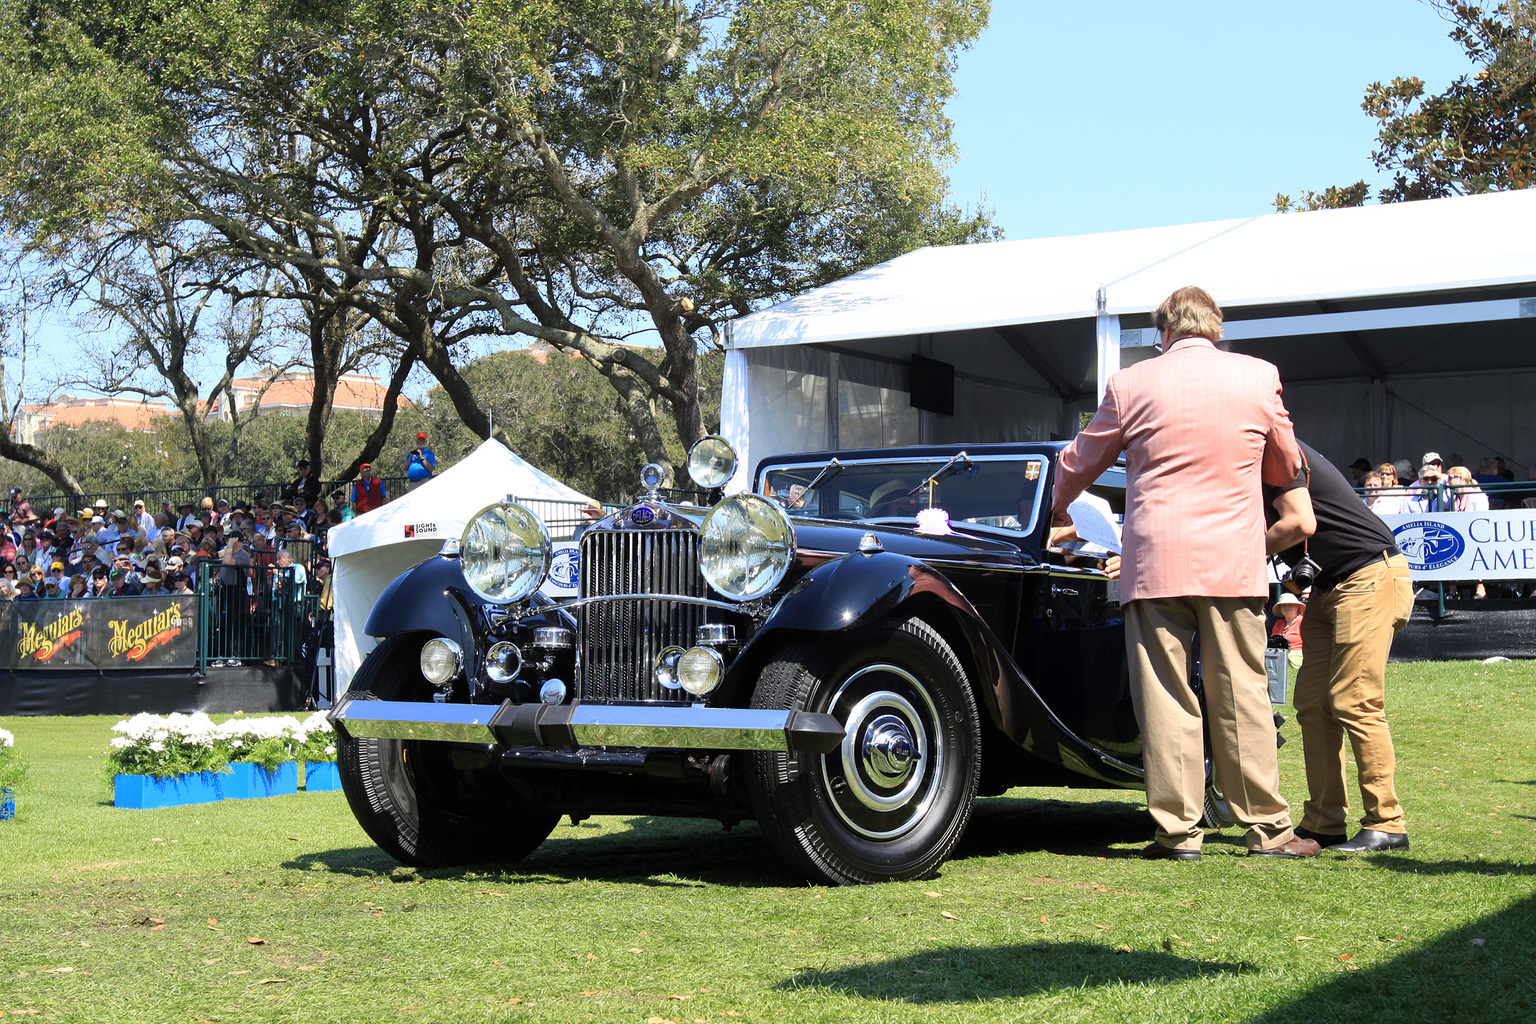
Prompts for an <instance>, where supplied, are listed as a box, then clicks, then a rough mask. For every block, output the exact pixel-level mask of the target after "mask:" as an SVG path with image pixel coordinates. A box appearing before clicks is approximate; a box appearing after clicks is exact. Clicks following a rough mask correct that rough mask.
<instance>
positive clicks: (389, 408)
mask: <svg viewBox="0 0 1536 1024" xmlns="http://www.w3.org/2000/svg"><path fill="white" fill-rule="evenodd" d="M415 365H416V352H415V350H414V349H406V350H405V353H404V354H403V355H402V356H401V357H400V365H399V366H396V367H395V372H394V373H393V374H392V375H391V376H390V378H389V387H388V388H387V389H386V390H385V392H384V409H383V415H382V416H380V417H379V423H378V426H376V427H374V428H373V433H371V434H369V435H368V440H367V441H365V442H363V450H362V451H361V452H359V453H358V455H357V458H355V459H353V460H352V465H350V466H348V467H347V471H346V472H345V473H344V474H343V475H342V476H340V477H338V479H341V480H350V479H352V478H353V477H354V476H356V475H357V471H358V470H359V469H361V468H362V465H363V463H365V462H367V463H372V462H374V461H375V460H377V459H378V457H379V453H380V452H382V451H383V450H384V442H385V441H387V440H389V432H390V431H391V430H393V429H394V426H395V412H396V411H397V406H398V404H399V401H400V392H401V390H403V389H404V388H405V379H406V378H407V377H409V376H410V375H411V367H413V366H415ZM311 472H313V469H311ZM380 475H381V476H382V475H383V474H380Z"/></svg>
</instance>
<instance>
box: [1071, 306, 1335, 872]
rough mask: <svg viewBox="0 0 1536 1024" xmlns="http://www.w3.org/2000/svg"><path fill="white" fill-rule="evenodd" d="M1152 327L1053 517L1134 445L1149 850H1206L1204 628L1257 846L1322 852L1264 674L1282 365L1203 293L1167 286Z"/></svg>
mask: <svg viewBox="0 0 1536 1024" xmlns="http://www.w3.org/2000/svg"><path fill="white" fill-rule="evenodd" d="M1154 323H1155V324H1156V326H1157V330H1158V333H1159V334H1160V335H1161V339H1162V350H1163V351H1162V354H1161V355H1160V356H1158V357H1157V358H1155V359H1149V360H1146V361H1145V362H1141V363H1137V364H1136V365H1135V366H1131V367H1128V368H1126V369H1124V370H1121V371H1120V372H1119V373H1116V374H1115V375H1114V376H1112V377H1110V378H1109V382H1108V385H1107V387H1106V388H1105V392H1104V402H1103V404H1102V405H1100V406H1099V410H1098V412H1097V413H1095V414H1094V417H1093V421H1092V422H1091V423H1089V424H1088V425H1087V426H1086V427H1084V428H1083V430H1082V432H1081V433H1079V434H1078V435H1077V437H1076V438H1074V439H1073V441H1072V443H1071V444H1070V445H1069V446H1067V448H1066V450H1065V451H1063V452H1062V454H1061V459H1060V461H1059V463H1058V470H1057V476H1056V484H1055V492H1054V493H1055V497H1054V501H1053V506H1052V507H1053V522H1055V523H1056V524H1057V525H1061V526H1065V525H1067V524H1068V523H1070V521H1071V520H1070V519H1069V518H1068V517H1067V514H1066V513H1067V506H1068V505H1069V504H1070V503H1071V502H1072V501H1073V499H1075V498H1076V497H1077V496H1078V495H1079V494H1081V493H1082V492H1083V490H1084V488H1086V487H1087V486H1088V485H1089V484H1091V483H1093V481H1094V480H1095V479H1097V478H1098V476H1099V474H1100V473H1102V472H1103V471H1104V470H1105V469H1107V468H1109V467H1110V466H1112V465H1114V462H1115V460H1116V458H1118V457H1119V455H1120V453H1121V452H1124V453H1125V459H1126V495H1125V501H1126V504H1125V528H1124V535H1123V539H1124V551H1123V552H1122V561H1121V570H1120V572H1121V576H1120V600H1121V603H1122V604H1124V606H1125V643H1126V650H1127V655H1128V658H1129V661H1130V677H1131V698H1132V703H1133V704H1134V706H1135V708H1136V718H1137V721H1138V723H1139V724H1140V725H1141V733H1142V760H1143V764H1144V765H1145V767H1146V777H1147V807H1148V809H1149V810H1150V811H1151V813H1152V819H1153V821H1154V822H1155V823H1156V825H1157V835H1156V841H1155V842H1153V843H1152V845H1150V846H1148V847H1147V848H1146V849H1145V850H1143V851H1142V855H1143V856H1145V857H1149V858H1156V859H1168V860H1199V859H1200V843H1201V839H1202V837H1203V833H1202V832H1201V830H1200V824H1199V822H1200V816H1201V813H1202V811H1203V809H1204V797H1205V745H1204V739H1203V735H1202V731H1201V710H1200V704H1199V702H1198V701H1197V700H1196V698H1195V694H1194V691H1193V689H1191V686H1190V678H1189V677H1190V673H1191V669H1192V667H1193V664H1194V654H1193V648H1194V642H1195V638H1196V637H1197V636H1198V637H1199V638H1200V666H1201V675H1202V679H1203V681H1204V687H1205V702H1206V714H1207V715H1208V716H1209V718H1210V723H1209V724H1210V737H1211V758H1212V760H1213V761H1214V767H1215V775H1216V783H1217V784H1218V785H1219V786H1220V787H1221V791H1222V793H1223V794H1224V795H1225V797H1226V799H1227V802H1228V804H1229V805H1230V806H1231V808H1232V816H1233V818H1235V819H1236V820H1237V822H1238V823H1239V824H1241V825H1243V826H1245V827H1246V828H1247V830H1248V835H1247V843H1248V852H1249V853H1250V854H1257V855H1264V856H1271V857H1310V856H1315V855H1316V854H1317V852H1318V845H1317V843H1315V842H1313V841H1312V840H1310V839H1300V838H1297V837H1296V835H1295V834H1294V832H1293V831H1292V829H1291V811H1290V807H1289V805H1287V804H1286V802H1285V800H1284V798H1282V797H1281V796H1280V769H1279V763H1278V760H1277V758H1276V753H1275V747H1276V745H1275V727H1274V717H1273V713H1272V712H1271V710H1270V705H1269V697H1268V689H1267V676H1266V674H1265V671H1264V643H1265V637H1264V600H1265V598H1266V596H1267V595H1268V592H1269V578H1268V574H1267V572H1266V570H1265V562H1264V508H1263V498H1262V494H1261V489H1260V485H1261V481H1262V482H1267V483H1270V484H1274V485H1276V486H1284V485H1286V484H1289V483H1291V482H1292V481H1293V480H1295V478H1296V474H1297V473H1298V472H1300V469H1301V453H1300V451H1299V449H1298V448H1297V446H1296V435H1295V433H1294V432H1293V431H1292V429H1291V420H1290V416H1289V414H1288V413H1286V411H1285V404H1284V403H1283V402H1282V401H1281V400H1280V374H1279V372H1278V371H1276V369H1275V368H1274V366H1273V365H1271V364H1270V363H1267V362H1264V361H1263V360H1262V359H1254V358H1252V357H1250V356H1244V355H1237V354H1235V353H1231V352H1223V351H1221V350H1219V349H1218V348H1217V347H1216V342H1217V341H1219V340H1220V338H1221V333H1222V328H1221V323H1222V317H1221V308H1220V307H1219V306H1217V305H1216V302H1215V300H1214V299H1212V298H1211V296H1210V295H1209V294H1207V293H1206V292H1205V291H1204V290H1202V289H1200V288H1193V287H1190V288H1180V289H1179V290H1178V291H1176V292H1174V293H1173V294H1172V295H1170V296H1168V298H1167V299H1165V300H1164V301H1163V304H1162V305H1161V306H1159V307H1158V310H1157V314H1156V317H1155V320H1154Z"/></svg>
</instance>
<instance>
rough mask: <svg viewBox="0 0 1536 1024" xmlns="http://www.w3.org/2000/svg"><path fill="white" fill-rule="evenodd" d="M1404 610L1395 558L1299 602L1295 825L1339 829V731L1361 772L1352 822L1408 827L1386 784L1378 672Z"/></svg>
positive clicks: (1390, 764) (1388, 771)
mask: <svg viewBox="0 0 1536 1024" xmlns="http://www.w3.org/2000/svg"><path fill="white" fill-rule="evenodd" d="M1412 611H1413V584H1412V582H1411V581H1410V580H1409V578H1408V560H1407V559H1405V558H1404V557H1403V556H1402V555H1393V556H1392V557H1391V558H1378V559H1376V560H1375V561H1374V562H1372V563H1370V564H1369V565H1367V566H1366V567H1365V568H1363V569H1358V570H1356V571H1355V572H1354V573H1351V574H1350V575H1349V576H1348V577H1346V578H1345V579H1343V580H1342V581H1340V583H1339V585H1338V586H1336V587H1334V588H1333V589H1332V590H1329V591H1327V592H1326V593H1322V594H1318V595H1316V596H1314V597H1313V598H1312V600H1311V601H1309V602H1307V611H1306V614H1305V616H1304V617H1303V618H1302V620H1301V671H1300V672H1299V673H1297V676H1296V695H1295V697H1294V699H1293V703H1294V704H1295V706H1296V724H1297V725H1299V726H1300V727H1301V745H1302V755H1303V757H1304V759H1305V760H1306V765H1307V792H1308V797H1307V802H1306V804H1305V806H1304V807H1303V808H1302V816H1301V824H1302V827H1303V828H1308V829H1311V830H1312V831H1313V832H1321V833H1324V834H1329V835H1337V834H1339V833H1342V832H1344V831H1345V823H1346V819H1347V818H1348V815H1349V791H1348V788H1347V787H1346V785H1345V781H1344V769H1345V765H1344V736H1345V734H1346V733H1347V734H1348V735H1349V744H1350V747H1351V749H1352V750H1353V752H1354V755H1355V769H1356V771H1357V772H1358V774H1359V776H1360V807H1361V812H1362V816H1361V819H1360V824H1361V826H1362V827H1364V828H1368V829H1373V830H1375V831H1377V832H1396V833H1406V832H1407V826H1406V825H1405V823H1404V820H1403V805H1402V804H1401V803H1399V802H1398V799H1397V787H1396V785H1395V782H1394V777H1395V773H1396V770H1397V754H1396V752H1395V751H1394V750H1393V748H1392V734H1391V732H1390V731H1388V729H1387V712H1386V673H1387V655H1388V654H1389V653H1390V652H1391V650H1392V638H1393V637H1395V636H1396V635H1397V631H1398V630H1400V629H1402V628H1403V626H1405V625H1407V623H1408V616H1409V614H1410V613H1411V612H1412Z"/></svg>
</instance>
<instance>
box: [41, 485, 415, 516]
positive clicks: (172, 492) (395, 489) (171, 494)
mask: <svg viewBox="0 0 1536 1024" xmlns="http://www.w3.org/2000/svg"><path fill="white" fill-rule="evenodd" d="M380 479H382V480H383V481H384V492H385V494H387V495H388V496H389V499H390V500H391V501H393V500H394V499H395V498H398V497H400V496H401V495H402V494H404V493H405V492H406V490H407V489H408V488H409V487H410V481H409V480H408V479H407V478H405V477H403V476H388V477H381V478H380ZM291 482H292V481H283V482H282V483H275V484H272V483H268V484H225V485H223V486H220V487H203V486H200V485H198V486H191V485H189V486H186V487H161V488H153V489H150V490H143V491H97V492H93V493H90V494H82V495H80V496H79V497H74V496H72V495H64V494H29V495H27V496H26V497H27V501H28V502H29V503H30V504H31V505H32V511H33V512H35V513H37V515H38V517H39V518H42V519H48V518H50V516H51V515H52V513H53V510H54V509H56V508H62V509H63V510H64V511H65V512H66V513H67V514H69V515H75V514H77V513H79V512H81V511H83V510H85V509H89V508H91V507H92V506H94V505H95V504H96V502H97V501H98V500H101V501H105V502H106V503H107V509H108V511H111V510H113V509H122V510H124V511H125V512H126V511H129V510H130V509H132V508H133V503H134V502H135V501H138V500H140V499H143V501H144V507H145V510H146V511H147V512H149V514H150V515H154V514H155V513H156V512H159V511H160V510H161V507H162V506H163V505H164V504H165V503H166V502H170V504H171V507H172V508H180V506H181V504H182V502H190V503H191V504H192V506H193V507H194V508H195V507H197V506H198V505H199V503H201V502H202V500H203V499H204V498H212V499H213V500H214V502H216V503H217V502H218V500H219V499H220V498H223V499H224V500H226V501H228V502H229V504H230V506H231V507H233V506H234V504H235V502H237V501H244V502H250V501H251V500H252V499H254V498H255V497H256V495H258V494H259V495H261V496H262V497H263V498H265V499H266V500H267V501H268V502H273V503H275V502H276V501H277V496H278V495H279V494H281V493H282V491H283V489H284V488H285V487H287V486H288V484H289V483H291ZM335 490H340V491H342V492H344V494H345V496H346V498H345V499H344V500H346V499H350V498H351V496H352V481H350V480H331V481H328V482H322V483H321V485H320V496H321V497H322V498H325V499H326V501H327V503H329V501H330V497H329V496H330V493H331V492H332V491H335Z"/></svg>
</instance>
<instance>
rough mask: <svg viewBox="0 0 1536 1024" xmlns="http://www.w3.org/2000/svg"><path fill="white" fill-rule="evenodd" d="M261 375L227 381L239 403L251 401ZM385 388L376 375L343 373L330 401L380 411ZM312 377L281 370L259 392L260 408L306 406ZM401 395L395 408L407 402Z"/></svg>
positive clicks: (311, 399)
mask: <svg viewBox="0 0 1536 1024" xmlns="http://www.w3.org/2000/svg"><path fill="white" fill-rule="evenodd" d="M263 382H264V381H263V379H262V378H254V377H243V378H239V379H237V380H234V381H232V382H231V386H232V387H233V388H234V389H235V391H236V393H237V394H238V395H240V407H241V408H242V409H248V408H250V407H251V404H252V403H253V402H254V401H255V397H256V393H257V392H258V391H259V390H260V389H261V386H262V384H263ZM388 390H389V389H388V388H387V387H386V386H385V385H384V384H381V383H380V382H379V378H377V377H372V376H368V375H367V374H361V373H349V374H346V375H344V376H343V377H342V378H341V379H340V380H339V381H337V383H336V393H335V397H334V398H333V400H332V405H333V407H334V408H336V409H353V410H358V411H362V412H375V413H376V412H380V411H381V410H383V408H384V397H385V395H386V393H387V392H388ZM314 395H315V378H314V375H313V374H309V373H285V374H282V375H280V376H279V377H277V378H276V379H274V380H273V381H272V385H271V387H269V388H267V391H266V394H264V395H262V396H261V407H262V408H263V409H284V408H286V409H308V408H309V407H310V406H311V405H312V404H313V403H314ZM410 404H411V402H410V399H408V398H405V397H404V396H402V397H400V398H399V399H398V400H397V402H396V408H404V407H406V406H408V405H410Z"/></svg>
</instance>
